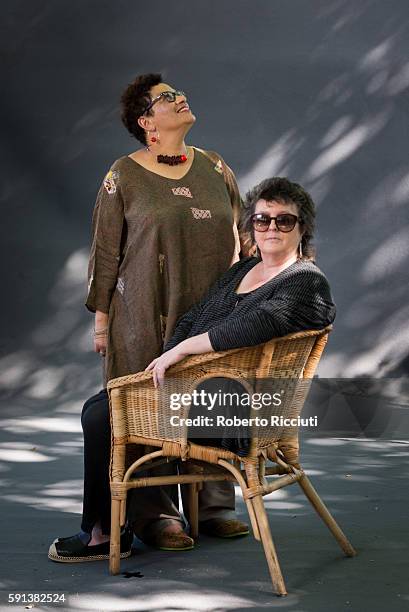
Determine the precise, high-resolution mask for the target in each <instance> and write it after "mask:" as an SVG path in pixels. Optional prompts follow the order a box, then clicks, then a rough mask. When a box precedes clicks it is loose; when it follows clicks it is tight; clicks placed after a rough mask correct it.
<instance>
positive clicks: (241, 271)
mask: <svg viewBox="0 0 409 612" xmlns="http://www.w3.org/2000/svg"><path fill="white" fill-rule="evenodd" d="M314 218H315V206H314V203H313V201H312V199H311V197H310V195H309V194H308V193H307V192H306V191H305V190H304V189H303V188H302V187H301V186H300V185H298V184H297V183H292V182H291V181H289V180H288V179H286V178H280V177H275V178H271V179H267V180H265V181H263V182H262V183H260V184H259V185H258V186H257V187H255V188H254V189H253V190H252V191H250V192H249V194H248V195H247V201H246V205H245V216H244V221H243V224H242V225H243V229H244V230H245V231H247V232H248V233H249V234H250V236H251V237H252V239H253V242H255V244H256V245H257V251H258V253H257V256H256V257H246V258H244V259H242V260H241V261H239V262H237V263H236V264H234V265H233V266H232V267H231V268H230V269H229V270H228V271H227V272H226V273H225V274H223V275H222V276H221V278H220V279H219V281H218V282H216V284H215V285H214V286H213V287H212V289H211V290H210V291H209V293H208V294H207V295H206V297H205V298H204V299H203V300H201V302H199V303H198V304H196V305H195V306H193V308H191V309H190V310H189V311H188V312H187V313H186V314H185V315H184V316H183V317H181V319H180V320H179V321H178V324H177V326H176V329H175V332H174V335H173V336H172V338H171V339H170V341H169V342H168V343H167V345H166V346H165V352H164V353H163V354H162V355H161V356H160V357H158V358H157V359H154V360H153V361H152V362H151V363H150V364H149V365H148V367H147V368H146V369H147V370H151V371H152V374H153V380H154V384H155V386H157V385H158V384H161V383H162V382H163V379H164V376H165V372H166V370H167V369H168V368H169V367H170V366H171V365H173V364H175V363H177V362H178V361H180V360H182V359H184V358H185V357H187V356H188V355H193V354H199V353H207V352H211V351H222V350H228V349H233V348H240V347H246V346H252V345H256V344H261V343H263V342H266V341H267V340H270V339H271V338H274V337H279V336H284V335H286V334H288V333H291V332H297V331H302V330H307V329H321V328H323V327H325V326H327V325H329V324H330V323H332V322H333V320H334V318H335V305H334V303H333V300H332V297H331V292H330V288H329V285H328V281H327V279H326V278H325V276H324V274H323V273H322V272H321V271H320V270H319V268H318V267H317V266H316V265H315V264H314V263H313V250H312V247H311V239H312V237H313V232H314ZM216 246H217V245H216ZM92 406H93V407H94V408H95V407H97V410H93V411H91V410H89V408H91V407H92ZM101 414H103V415H104V417H103V418H104V423H105V429H104V431H103V432H102V433H101V429H100V430H99V436H95V435H94V434H95V430H96V429H95V427H94V426H93V425H92V423H88V424H87V420H89V419H90V418H94V417H95V418H97V417H98V419H99V420H100V419H101V418H102V417H101ZM90 415H94V417H91V416H90ZM95 415H96V416H95ZM98 415H99V416H98ZM82 421H83V427H84V452H85V454H87V452H89V453H90V457H91V456H92V457H94V459H93V461H94V464H93V465H91V463H90V462H86V465H88V468H87V470H88V472H89V474H88V473H87V470H86V474H85V478H84V505H83V521H82V524H81V528H82V531H81V532H80V533H79V534H77V535H75V536H72V537H71V538H61V539H58V540H55V541H54V542H53V544H52V545H51V547H50V550H49V558H50V559H52V560H54V561H62V562H75V561H85V560H94V559H106V558H108V556H109V544H108V541H109V536H108V535H106V534H107V533H109V517H110V493H109V481H108V465H109V452H110V428H109V415H108V403H107V396H106V392H105V391H104V392H101V394H99V395H98V396H94V398H91V400H88V402H87V403H86V404H85V406H84V411H83V416H82ZM86 431H87V432H88V433H87V434H86ZM87 435H89V440H88V442H87ZM92 446H93V447H94V448H91V447H92ZM87 449H88V450H87ZM103 449H105V450H103ZM231 449H232V450H236V446H235V441H234V440H232V441H231ZM98 452H99V453H100V456H99V459H98V461H96V460H95V457H97V454H98ZM102 454H103V457H102ZM155 488H156V489H157V488H158V487H152V489H155ZM156 494H159V493H157V492H156ZM160 494H162V495H164V494H165V493H164V492H162V493H160ZM175 512H176V510H175ZM169 518H170V520H172V517H169ZM175 518H176V517H173V520H174V519H175ZM208 522H209V523H211V521H206V523H208ZM96 526H97V528H96ZM101 526H102V527H101ZM244 526H245V527H246V525H244ZM213 527H214V526H212V525H210V524H209V525H208V528H209V529H210V530H212V529H213ZM202 531H203V532H204V533H206V530H205V528H204V526H203V529H202ZM212 535H215V533H214V529H213V532H212ZM185 537H186V538H187V539H188V540H191V538H188V536H185ZM131 542H132V534H131V533H130V532H129V531H124V533H123V534H122V536H121V557H125V556H129V554H130V550H131ZM192 546H193V541H192V543H191V544H190V543H189V546H188V547H190V548H192Z"/></svg>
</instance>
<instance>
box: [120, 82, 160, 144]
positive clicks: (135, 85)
mask: <svg viewBox="0 0 409 612" xmlns="http://www.w3.org/2000/svg"><path fill="white" fill-rule="evenodd" d="M159 83H162V75H161V74H159V73H149V74H141V75H140V76H138V77H136V79H135V80H134V81H132V83H129V85H128V86H127V88H126V89H125V91H124V92H123V94H122V96H121V108H122V112H121V119H122V122H123V124H124V126H125V127H126V129H127V130H128V132H129V133H130V134H131V135H132V136H135V138H136V139H137V140H139V142H141V143H142V144H143V145H146V144H147V142H146V132H145V130H144V129H143V128H141V126H140V125H138V119H139V117H141V116H142V115H143V114H144V109H145V108H146V107H147V106H148V104H149V103H150V102H151V98H150V95H149V92H150V90H151V89H152V87H154V86H155V85H158V84H159ZM152 114H153V113H152V111H151V110H150V111H148V113H147V115H152Z"/></svg>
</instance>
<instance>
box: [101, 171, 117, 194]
mask: <svg viewBox="0 0 409 612" xmlns="http://www.w3.org/2000/svg"><path fill="white" fill-rule="evenodd" d="M118 179H119V172H118V170H110V171H109V172H108V174H107V175H106V177H105V178H104V188H105V191H106V192H107V193H109V195H113V194H114V193H116V185H117V181H118Z"/></svg>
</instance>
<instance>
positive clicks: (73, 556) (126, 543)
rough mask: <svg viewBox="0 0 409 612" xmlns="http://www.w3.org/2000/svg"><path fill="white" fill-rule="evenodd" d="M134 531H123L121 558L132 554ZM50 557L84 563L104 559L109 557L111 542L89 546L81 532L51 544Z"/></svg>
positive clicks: (62, 560)
mask: <svg viewBox="0 0 409 612" xmlns="http://www.w3.org/2000/svg"><path fill="white" fill-rule="evenodd" d="M132 540H133V533H132V532H131V531H130V530H129V529H127V528H126V529H124V530H123V531H122V533H121V554H120V558H121V559H126V558H127V557H130V556H131V548H132ZM48 558H49V559H51V561H57V562H59V563H82V562H84V561H102V560H104V559H109V542H104V543H103V544H96V545H95V546H87V545H86V544H84V542H83V541H82V540H81V538H80V534H79V533H77V534H76V535H73V536H70V537H68V538H57V539H56V540H54V542H53V543H52V544H51V546H50V548H49V551H48Z"/></svg>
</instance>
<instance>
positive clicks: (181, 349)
mask: <svg viewBox="0 0 409 612" xmlns="http://www.w3.org/2000/svg"><path fill="white" fill-rule="evenodd" d="M211 351H213V349H212V346H211V344H210V340H209V334H208V333H205V334H200V335H199V336H193V337H192V338H187V339H186V340H183V342H180V343H179V344H177V345H176V346H175V347H174V348H172V349H170V351H166V353H163V355H161V356H160V357H157V358H156V359H154V360H153V361H151V363H150V364H149V365H148V366H147V368H146V370H145V372H148V371H152V375H153V384H154V385H155V388H157V387H158V386H162V384H163V381H164V378H165V372H166V370H167V369H168V368H170V366H172V365H174V364H175V363H179V361H182V359H184V358H185V357H187V356H188V355H200V354H201V353H210V352H211Z"/></svg>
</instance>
